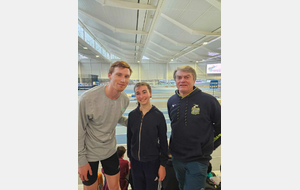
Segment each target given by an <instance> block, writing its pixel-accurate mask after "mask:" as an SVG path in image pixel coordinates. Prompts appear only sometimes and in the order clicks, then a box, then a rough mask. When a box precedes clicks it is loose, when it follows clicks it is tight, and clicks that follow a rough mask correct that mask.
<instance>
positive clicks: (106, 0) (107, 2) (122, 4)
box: [96, 0, 156, 10]
mask: <svg viewBox="0 0 300 190" xmlns="http://www.w3.org/2000/svg"><path fill="white" fill-rule="evenodd" d="M96 1H97V2H98V3H100V4H101V5H103V6H110V7H118V8H124V9H133V10H139V9H143V10H156V6H153V5H147V4H141V3H133V2H128V1H120V0H96Z"/></svg>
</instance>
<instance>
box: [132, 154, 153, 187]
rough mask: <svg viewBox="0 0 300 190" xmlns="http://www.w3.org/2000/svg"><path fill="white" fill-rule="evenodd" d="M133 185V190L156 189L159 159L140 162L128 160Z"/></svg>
mask: <svg viewBox="0 0 300 190" xmlns="http://www.w3.org/2000/svg"><path fill="white" fill-rule="evenodd" d="M130 162H131V172H132V178H133V185H134V189H135V190H156V189H157V187H158V168H159V159H156V160H154V161H150V162H140V161H138V160H135V159H134V158H132V159H130Z"/></svg>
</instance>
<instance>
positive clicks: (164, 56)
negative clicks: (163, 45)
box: [147, 47, 172, 58]
mask: <svg viewBox="0 0 300 190" xmlns="http://www.w3.org/2000/svg"><path fill="white" fill-rule="evenodd" d="M147 50H150V51H152V52H153V53H155V54H157V55H159V56H160V57H166V58H169V57H172V55H169V56H166V55H162V54H160V53H157V52H156V51H154V50H153V49H151V48H149V47H148V48H147Z"/></svg>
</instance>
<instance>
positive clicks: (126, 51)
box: [98, 39, 141, 54]
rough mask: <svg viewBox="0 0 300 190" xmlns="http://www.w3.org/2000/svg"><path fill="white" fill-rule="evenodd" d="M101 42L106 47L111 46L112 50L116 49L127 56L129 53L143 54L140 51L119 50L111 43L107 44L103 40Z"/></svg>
mask: <svg viewBox="0 0 300 190" xmlns="http://www.w3.org/2000/svg"><path fill="white" fill-rule="evenodd" d="M98 40H99V39H98ZM101 42H102V43H103V44H105V45H106V47H109V46H111V47H109V48H110V49H112V48H115V49H117V50H118V51H120V52H122V53H127V54H128V53H141V52H140V51H133V50H125V49H122V48H119V47H117V46H115V45H113V44H111V43H109V42H107V41H105V40H102V39H101ZM117 50H115V51H117Z"/></svg>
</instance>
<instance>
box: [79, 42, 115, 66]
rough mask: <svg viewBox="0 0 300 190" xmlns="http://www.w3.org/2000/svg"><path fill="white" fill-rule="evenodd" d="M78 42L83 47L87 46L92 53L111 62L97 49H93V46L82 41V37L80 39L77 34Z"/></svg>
mask: <svg viewBox="0 0 300 190" xmlns="http://www.w3.org/2000/svg"><path fill="white" fill-rule="evenodd" d="M78 43H79V44H81V45H82V46H84V47H87V48H88V49H89V50H90V51H91V52H92V53H94V55H95V56H96V55H100V56H101V57H102V58H103V59H104V60H105V61H106V62H108V63H111V61H110V60H109V59H107V58H106V57H104V56H103V55H102V54H101V53H100V52H98V51H97V50H95V49H94V47H92V46H91V45H90V44H88V43H87V42H86V41H84V40H83V39H81V38H80V37H79V36H78Z"/></svg>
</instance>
